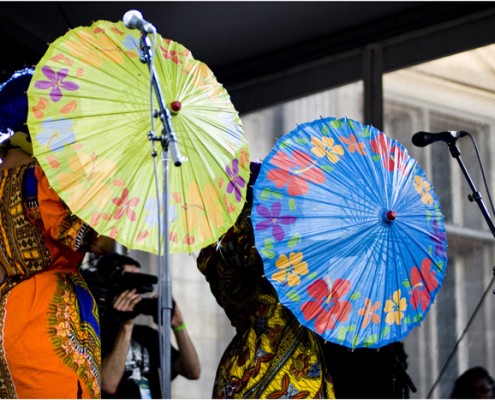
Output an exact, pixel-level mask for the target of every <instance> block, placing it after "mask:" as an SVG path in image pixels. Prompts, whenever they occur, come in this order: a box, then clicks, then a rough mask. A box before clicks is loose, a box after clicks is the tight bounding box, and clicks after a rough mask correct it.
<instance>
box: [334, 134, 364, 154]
mask: <svg viewBox="0 0 495 400" xmlns="http://www.w3.org/2000/svg"><path fill="white" fill-rule="evenodd" d="M340 140H342V141H343V142H344V143H345V144H347V145H348V146H347V150H349V152H350V153H354V152H355V151H356V152H358V153H359V154H362V155H365V154H366V153H365V151H364V148H365V145H364V143H360V142H358V141H357V140H356V136H355V135H349V139H347V138H346V137H341V138H340Z"/></svg>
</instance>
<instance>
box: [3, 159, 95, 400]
mask: <svg viewBox="0 0 495 400" xmlns="http://www.w3.org/2000/svg"><path fill="white" fill-rule="evenodd" d="M90 232H91V229H90V228H89V227H88V226H87V225H86V224H84V223H83V222H82V221H81V220H79V219H78V218H77V217H76V216H74V215H73V214H72V213H71V212H70V210H68V208H67V207H66V206H65V205H64V204H63V203H62V201H61V200H60V198H59V197H58V196H57V195H56V194H55V192H54V191H53V190H52V189H50V187H49V185H48V181H47V180H46V177H45V176H44V174H43V173H42V171H41V169H40V168H39V166H37V164H36V163H35V162H33V163H31V164H27V165H22V166H20V167H16V168H12V169H5V170H2V171H0V266H2V269H3V271H4V272H5V275H6V277H5V279H4V280H3V282H2V283H1V284H0V397H1V398H74V399H75V398H99V397H100V383H101V377H100V364H101V354H100V338H99V322H98V314H97V308H96V304H95V302H94V299H93V297H92V296H91V294H90V292H89V290H88V287H87V286H86V283H85V281H84V280H83V279H82V277H81V275H80V274H79V272H78V267H79V264H80V263H81V261H82V259H83V257H84V252H83V251H82V249H84V248H85V247H87V246H88V243H89V234H90Z"/></svg>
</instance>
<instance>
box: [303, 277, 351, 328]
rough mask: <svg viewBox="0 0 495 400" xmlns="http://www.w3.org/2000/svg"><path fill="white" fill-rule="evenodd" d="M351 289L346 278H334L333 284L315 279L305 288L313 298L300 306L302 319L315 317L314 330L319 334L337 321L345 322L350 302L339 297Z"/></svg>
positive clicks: (332, 326) (333, 326)
mask: <svg viewBox="0 0 495 400" xmlns="http://www.w3.org/2000/svg"><path fill="white" fill-rule="evenodd" d="M350 289H351V282H350V281H348V280H347V279H340V278H339V279H336V280H335V282H334V283H333V285H332V284H331V283H330V282H328V284H327V282H325V281H324V280H323V279H317V280H316V281H314V282H313V283H312V284H311V285H310V286H308V288H307V289H306V290H307V292H308V294H309V296H310V297H311V298H313V299H314V300H310V301H307V302H306V303H304V304H303V305H302V306H301V311H302V312H303V315H304V319H306V320H307V321H309V320H312V319H314V318H316V320H315V330H316V332H318V333H319V334H322V333H324V332H325V331H326V330H329V329H330V330H331V329H334V328H335V326H336V324H337V322H346V321H347V319H348V318H349V313H350V312H351V308H352V306H351V303H349V302H348V301H347V300H341V299H340V298H341V297H343V296H345V295H346V294H347V292H349V290H350Z"/></svg>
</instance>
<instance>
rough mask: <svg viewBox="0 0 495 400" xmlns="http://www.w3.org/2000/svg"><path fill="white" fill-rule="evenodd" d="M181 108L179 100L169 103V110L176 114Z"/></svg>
mask: <svg viewBox="0 0 495 400" xmlns="http://www.w3.org/2000/svg"><path fill="white" fill-rule="evenodd" d="M181 107H182V104H181V102H180V101H179V100H175V101H172V102H171V103H170V109H171V110H172V112H174V113H178V112H179V111H180V109H181Z"/></svg>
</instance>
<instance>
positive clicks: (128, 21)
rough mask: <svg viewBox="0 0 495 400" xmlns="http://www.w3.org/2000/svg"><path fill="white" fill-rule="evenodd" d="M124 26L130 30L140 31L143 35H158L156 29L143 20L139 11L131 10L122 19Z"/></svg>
mask: <svg viewBox="0 0 495 400" xmlns="http://www.w3.org/2000/svg"><path fill="white" fill-rule="evenodd" d="M122 21H123V22H124V25H125V26H126V27H127V28H129V29H139V30H140V31H141V33H156V28H155V27H154V26H153V25H151V24H150V23H149V22H148V21H146V20H145V19H144V18H143V14H141V13H140V12H139V11H137V10H129V11H127V12H126V13H125V14H124V18H122Z"/></svg>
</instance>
